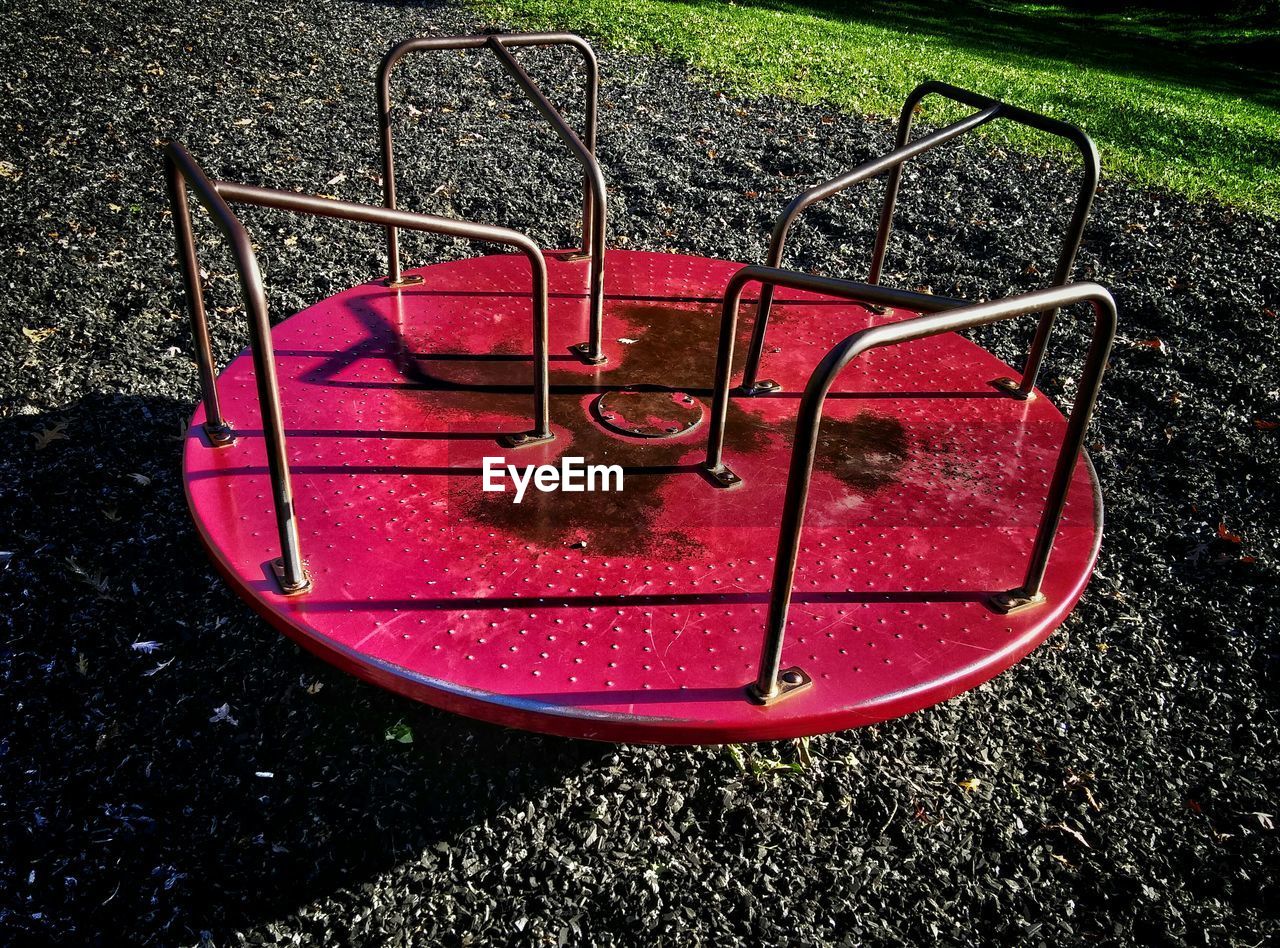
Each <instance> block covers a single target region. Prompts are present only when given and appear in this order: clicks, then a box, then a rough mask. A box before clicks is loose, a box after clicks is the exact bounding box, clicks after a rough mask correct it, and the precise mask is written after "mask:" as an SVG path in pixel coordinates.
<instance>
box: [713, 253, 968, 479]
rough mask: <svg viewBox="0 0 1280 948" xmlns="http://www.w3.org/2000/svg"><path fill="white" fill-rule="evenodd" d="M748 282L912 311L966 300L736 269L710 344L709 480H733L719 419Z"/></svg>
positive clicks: (946, 306) (754, 268)
mask: <svg viewBox="0 0 1280 948" xmlns="http://www.w3.org/2000/svg"><path fill="white" fill-rule="evenodd" d="M753 282H758V283H760V285H761V296H762V297H763V293H764V288H765V287H771V286H783V287H787V288H789V289H793V290H806V291H809V292H811V293H823V294H826V295H827V296H834V297H838V298H841V299H849V300H856V301H858V302H871V303H879V304H881V305H884V306H893V307H901V308H904V309H913V310H916V311H918V312H937V311H939V310H945V309H957V308H959V307H962V306H968V305H970V304H969V303H967V302H965V301H964V300H957V299H952V298H950V297H947V296H935V295H933V294H931V293H916V292H913V291H911V290H895V289H890V288H888V287H882V286H874V285H872V284H870V283H857V282H855V281H853V280H838V279H836V278H834V277H824V276H816V275H814V274H810V273H798V272H796V271H794V270H780V269H778V268H776V267H761V266H749V267H743V268H742V269H740V270H738V272H737V273H735V274H734V275H733V276H732V277H731V278H730V279H729V285H728V287H727V289H726V290H725V295H724V304H723V307H722V309H721V315H720V338H719V344H718V346H717V350H716V371H715V389H714V391H713V393H712V401H711V422H710V425H709V426H708V428H709V430H708V434H707V459H706V461H705V462H704V469H705V471H706V473H707V474H708V475H710V476H711V478H712V479H713V481H714V482H715V483H717V484H720V485H721V486H725V487H730V486H733V485H734V484H736V483H737V481H738V479H737V477H736V476H734V475H733V473H732V472H731V471H727V469H726V468H725V467H724V463H723V460H722V454H723V448H724V423H725V417H726V415H727V413H728V408H729V390H730V381H731V375H732V372H733V349H734V343H735V340H736V339H737V332H738V311H739V309H740V303H741V301H742V292H743V289H744V287H745V286H746V285H747V284H748V283H753ZM759 319H760V317H759V315H758V314H757V316H756V320H757V323H756V327H757V328H756V333H757V334H758V332H759V328H758V327H759ZM752 338H753V341H754V338H755V334H753V337H752ZM726 475H727V476H726Z"/></svg>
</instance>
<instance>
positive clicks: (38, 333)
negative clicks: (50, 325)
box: [22, 326, 58, 346]
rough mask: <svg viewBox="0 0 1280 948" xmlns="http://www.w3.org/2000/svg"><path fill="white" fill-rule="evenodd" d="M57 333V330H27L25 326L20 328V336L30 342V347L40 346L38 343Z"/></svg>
mask: <svg viewBox="0 0 1280 948" xmlns="http://www.w3.org/2000/svg"><path fill="white" fill-rule="evenodd" d="M57 331H58V330H56V329H28V328H27V327H26V326H23V327H22V334H23V335H24V336H26V337H27V338H28V339H30V340H31V343H32V345H36V346H38V345H40V343H42V342H44V341H45V340H46V339H48V338H49V337H50V336H52V335H53V334H54V333H55V332H57Z"/></svg>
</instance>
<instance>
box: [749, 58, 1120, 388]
mask: <svg viewBox="0 0 1280 948" xmlns="http://www.w3.org/2000/svg"><path fill="white" fill-rule="evenodd" d="M929 95H938V96H942V97H944V98H948V99H951V100H952V101H954V102H959V103H961V104H963V105H968V106H970V107H972V108H976V109H980V111H978V112H975V113H974V114H972V115H970V116H967V117H966V118H963V119H961V120H960V121H958V122H954V123H953V124H951V125H946V126H944V127H942V128H940V129H938V130H936V131H934V132H931V133H929V134H928V135H925V136H923V137H921V138H919V139H917V140H916V141H914V142H913V141H911V125H912V121H913V119H914V117H915V110H916V109H917V108H918V107H919V105H920V102H921V101H922V100H923V99H925V98H926V97H927V96H929ZM996 119H1007V120H1009V121H1011V122H1016V123H1017V124H1019V125H1026V126H1028V127H1031V128H1035V129H1037V130H1039V131H1042V132H1046V133H1047V134H1050V135H1055V136H1057V137H1059V138H1065V139H1066V140H1067V141H1069V142H1071V143H1072V144H1073V145H1075V146H1076V149H1077V150H1078V151H1079V152H1080V157H1081V160H1082V168H1083V170H1082V172H1081V179H1080V188H1079V191H1078V192H1077V195H1076V200H1075V203H1074V205H1073V207H1072V211H1071V218H1070V221H1069V222H1068V224H1067V228H1066V231H1065V233H1064V235H1063V241H1062V250H1061V251H1060V253H1059V257H1058V265H1057V268H1056V269H1055V271H1054V275H1053V282H1052V283H1051V284H1050V285H1051V286H1064V285H1065V284H1066V283H1067V282H1068V281H1069V280H1070V279H1071V273H1072V270H1073V269H1074V267H1075V259H1076V253H1077V252H1078V251H1079V249H1080V241H1081V239H1082V238H1083V236H1084V225H1085V222H1086V221H1087V220H1088V219H1089V208H1090V207H1091V206H1092V204H1093V197H1094V194H1095V193H1096V192H1097V190H1098V177H1099V160H1098V149H1097V147H1096V146H1095V145H1094V144H1093V140H1092V139H1091V138H1090V137H1089V136H1088V135H1086V134H1085V133H1084V132H1083V131H1081V130H1080V129H1079V128H1077V127H1076V126H1074V125H1072V124H1070V123H1069V122H1063V121H1061V120H1059V119H1054V118H1050V117H1049V116H1047V115H1040V114H1038V113H1036V112H1031V111H1028V110H1027V109H1023V108H1019V107H1018V106H1016V105H1009V104H1008V103H1006V102H1001V101H999V100H998V99H993V98H991V97H989V96H985V95H980V94H978V93H976V92H970V91H969V90H967V89H960V88H958V87H956V86H953V85H949V84H947V83H945V82H925V83H921V84H920V85H919V86H917V87H916V88H915V89H914V90H912V92H911V94H910V95H908V96H907V99H906V103H905V104H904V105H903V107H902V113H901V117H900V118H899V120H898V133H897V142H896V146H895V147H894V149H893V150H892V151H889V152H887V153H886V154H884V155H881V156H879V157H877V158H873V159H871V160H870V161H868V162H866V163H865V164H863V165H860V166H859V167H857V168H855V169H854V170H852V171H850V172H848V173H846V174H843V175H840V176H839V177H837V178H833V179H832V180H830V181H826V182H824V183H822V184H819V185H816V186H815V187H812V188H810V189H809V190H807V191H805V192H804V193H802V194H800V195H798V196H797V197H796V198H795V199H794V200H793V201H792V202H791V203H790V204H788V205H787V208H786V210H784V211H783V213H782V216H781V217H779V218H778V221H777V223H776V224H775V225H774V228H773V236H772V238H771V239H770V241H769V252H768V255H767V256H766V259H765V262H766V265H767V266H770V267H781V266H782V258H783V254H784V253H785V251H786V245H787V237H788V236H789V234H790V232H791V227H792V225H793V224H794V223H795V222H796V219H797V218H798V217H799V216H800V214H801V213H802V212H803V211H804V210H805V209H806V208H808V207H810V206H811V205H813V204H816V203H817V202H819V201H822V200H825V199H826V198H829V197H832V196H833V195H836V194H839V193H840V192H841V191H844V190H846V189H847V188H850V187H852V186H853V185H855V184H859V183H861V182H863V181H866V180H868V179H870V178H874V177H877V176H878V175H881V174H883V173H884V172H886V171H888V172H889V179H888V183H887V184H886V185H885V193H884V199H883V202H882V204H881V207H880V221H879V225H878V226H877V228H876V242H875V248H874V250H873V251H872V254H871V266H870V269H869V274H868V277H867V282H868V283H873V284H879V283H880V277H881V274H882V272H883V270H884V260H885V254H886V253H887V251H888V247H889V235H890V233H891V232H892V229H893V214H894V210H895V208H896V206H897V201H898V191H899V190H900V188H901V184H902V169H903V166H904V164H905V163H906V162H907V161H908V160H909V159H911V158H914V157H916V156H917V155H921V154H923V153H924V152H926V151H930V150H932V149H934V148H936V147H938V146H939V145H942V144H944V143H946V142H949V141H951V140H952V139H954V138H957V137H959V136H961V135H963V134H965V133H967V132H970V131H972V130H973V129H975V128H978V127H979V126H981V125H986V124H987V123H988V122H991V121H994V120H996ZM773 291H774V288H773V287H772V286H765V287H763V288H762V289H761V291H760V306H759V309H758V313H759V315H758V317H757V319H756V324H755V330H754V335H753V336H752V340H751V347H750V349H749V350H748V352H747V363H746V371H745V373H744V375H743V381H742V387H743V392H744V394H748V395H758V394H763V393H767V392H771V391H776V386H775V385H773V384H772V383H770V382H768V381H767V380H765V381H764V382H761V381H759V380H757V378H756V376H757V374H758V372H759V369H760V358H761V353H762V352H763V351H764V334H765V330H766V328H767V327H768V323H769V313H770V310H771V308H772V306H773ZM1056 317H1057V310H1056V309H1051V310H1046V311H1045V312H1044V313H1042V314H1041V317H1040V322H1039V324H1038V326H1037V327H1036V335H1035V339H1034V341H1033V342H1032V344H1031V348H1030V350H1029V354H1028V356H1027V361H1026V364H1025V365H1024V366H1023V370H1022V379H1021V380H1020V381H1018V382H1010V383H1006V384H1002V386H1001V387H1002V388H1003V389H1004V390H1005V391H1007V392H1008V393H1009V394H1010V395H1013V396H1014V397H1016V398H1024V399H1025V398H1030V397H1031V396H1032V393H1033V392H1034V390H1035V384H1036V377H1037V376H1038V375H1039V372H1040V365H1041V363H1042V362H1043V361H1044V352H1045V349H1046V348H1047V346H1048V344H1049V334H1050V332H1051V331H1052V329H1053V323H1054V320H1055V319H1056Z"/></svg>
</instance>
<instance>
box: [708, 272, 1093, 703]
mask: <svg viewBox="0 0 1280 948" xmlns="http://www.w3.org/2000/svg"><path fill="white" fill-rule="evenodd" d="M752 282H759V283H761V284H767V283H770V282H773V283H775V285H778V286H788V287H792V288H795V289H804V290H812V291H814V292H830V293H831V295H834V296H839V297H842V298H846V299H871V300H873V301H883V302H884V303H885V304H886V305H896V302H895V299H896V297H897V293H896V291H891V290H885V289H883V288H881V287H875V286H870V285H868V284H859V283H854V282H852V281H836V280H830V279H829V278H817V277H811V276H807V275H804V274H795V273H788V272H787V271H780V270H776V269H773V268H769V267H744V268H743V269H742V270H739V271H738V272H737V273H736V274H735V275H734V276H733V278H732V279H731V280H730V281H729V286H728V289H727V290H726V291H725V297H724V311H723V314H722V317H721V333H720V353H719V360H720V361H719V362H718V363H717V367H716V392H715V404H714V407H713V410H712V434H711V436H710V440H711V443H710V444H709V446H708V455H707V461H706V466H707V473H708V474H710V475H712V476H713V478H714V477H716V475H717V474H718V473H720V474H723V472H724V471H725V470H727V469H725V468H724V465H723V461H722V460H721V456H720V441H721V440H722V439H723V432H724V418H725V409H726V407H727V404H728V391H729V387H728V376H729V373H730V366H731V362H732V355H733V338H734V335H735V332H736V323H737V315H738V308H739V306H740V304H741V301H742V293H743V291H744V289H745V288H746V286H747V284H748V283H752ZM1083 302H1088V303H1092V304H1093V309H1094V328H1093V335H1092V337H1091V339H1090V342H1089V349H1088V352H1087V354H1086V355H1085V360H1084V368H1083V371H1082V378H1081V383H1080V388H1079V391H1078V392H1077V394H1076V399H1075V403H1074V405H1073V406H1072V409H1071V415H1070V417H1069V418H1068V420H1067V429H1066V432H1065V434H1064V435H1063V441H1062V448H1061V451H1060V452H1059V455H1058V462H1057V465H1056V466H1055V468H1054V472H1053V477H1052V479H1051V481H1050V484H1049V491H1048V495H1047V497H1046V499H1045V506H1044V509H1043V511H1042V513H1041V517H1040V522H1039V525H1038V527H1037V530H1036V537H1035V541H1034V543H1033V545H1032V550H1031V556H1030V560H1029V563H1028V565H1027V571H1026V574H1025V576H1024V579H1023V583H1022V585H1021V586H1020V587H1018V588H1017V589H1014V590H1010V591H1008V592H1006V593H1001V594H998V595H997V596H995V597H993V600H992V603H991V604H992V607H993V608H995V609H997V610H999V611H1002V612H1011V611H1014V610H1017V609H1021V608H1026V607H1029V606H1034V605H1037V604H1039V603H1041V602H1043V601H1044V597H1043V594H1042V593H1041V585H1042V583H1043V581H1044V574H1045V570H1046V568H1047V567H1048V562H1049V555H1050V553H1051V552H1052V550H1053V542H1054V539H1055V537H1056V535H1057V531H1058V525H1059V523H1060V522H1061V520H1062V511H1063V508H1064V506H1065V504H1066V498H1067V491H1068V489H1069V488H1070V486H1071V477H1072V475H1073V473H1074V471H1075V466H1076V463H1077V462H1078V461H1079V458H1080V454H1081V452H1082V450H1083V447H1084V438H1085V434H1086V432H1087V430H1088V425H1089V419H1090V417H1091V416H1092V413H1093V408H1094V406H1095V404H1096V403H1097V400H1098V391H1099V389H1100V387H1101V384H1102V375H1103V372H1104V371H1105V369H1106V364H1107V358H1108V356H1109V355H1110V352H1111V345H1112V342H1113V341H1114V339H1115V332H1116V306H1115V301H1114V300H1113V299H1112V297H1111V294H1110V293H1109V292H1108V291H1107V290H1106V289H1105V288H1103V287H1101V286H1099V285H1097V284H1096V283H1078V284H1073V285H1068V286H1061V287H1051V288H1049V289H1044V290H1037V291H1035V292H1033V293H1026V294H1023V295H1020V296H1013V297H1009V298H1007V299H1003V300H996V301H993V302H989V303H977V304H973V305H968V306H964V305H961V306H954V305H952V304H953V303H954V301H944V302H942V303H941V305H939V306H938V308H937V310H936V311H934V312H931V313H927V314H926V315H923V316H917V317H915V318H912V319H906V320H902V321H900V322H896V323H885V324H883V325H879V326H872V327H870V328H868V329H864V330H861V331H860V332H856V333H854V334H853V335H851V336H849V337H848V338H847V339H845V340H844V341H843V342H841V343H839V344H838V345H837V346H836V347H835V348H833V349H832V350H831V351H830V352H828V353H827V355H826V356H825V357H824V358H823V359H822V361H821V362H820V363H819V364H818V367H817V368H816V369H815V370H814V372H813V374H812V375H811V376H810V377H809V382H808V384H807V385H806V386H805V390H804V395H803V397H802V398H801V402H800V414H799V418H798V419H797V422H796V434H795V442H794V443H795V446H794V448H793V449H792V453H791V465H790V470H789V472H788V474H787V492H786V498H785V500H784V502H783V511H782V525H781V530H780V534H779V538H778V553H777V557H776V560H775V564H774V575H773V585H772V594H771V596H770V600H769V616H768V620H767V625H766V628H765V639H764V645H763V647H762V649H761V655H760V664H759V669H758V675H757V678H756V681H755V682H753V683H752V684H751V685H750V686H749V687H748V691H749V694H750V696H751V697H752V699H753V700H755V701H758V702H761V703H768V702H769V701H772V700H775V699H776V698H778V697H779V696H781V695H782V694H785V693H787V692H788V690H795V689H796V688H798V687H802V686H803V685H804V684H807V682H808V680H807V677H806V676H804V675H803V672H800V671H799V670H798V669H793V670H790V671H789V672H787V673H783V674H790V675H792V677H791V678H790V679H784V678H783V677H782V675H781V674H780V666H781V661H782V645H783V640H784V637H785V632H786V624H787V612H788V610H789V608H790V604H791V593H792V588H793V584H794V581H795V567H796V559H797V556H798V554H799V549H800V533H801V529H802V527H803V525H804V510H805V504H806V502H807V500H808V496H809V483H810V479H811V476H812V474H813V461H814V455H815V453H816V451H817V444H818V430H819V427H820V425H821V421H822V409H823V404H824V402H825V400H826V397H827V393H828V391H829V390H830V388H831V385H832V383H833V382H834V381H835V379H836V377H837V376H838V375H839V374H840V372H841V371H842V370H843V369H844V368H845V367H846V366H847V365H848V364H849V363H850V362H852V361H853V360H854V359H855V358H857V357H858V356H860V355H861V354H863V353H864V352H867V351H869V350H871V349H876V348H880V347H882V346H890V345H896V344H897V343H901V342H909V341H912V340H915V339H923V338H926V337H928V336H936V335H939V334H940V333H946V332H955V331H957V330H962V329H969V328H972V327H975V326H984V325H987V324H989V323H995V322H1002V321H1004V320H1009V319H1014V318H1016V317H1019V316H1024V315H1028V314H1031V313H1036V312H1040V311H1042V310H1045V309H1058V308H1060V307H1062V306H1069V305H1071V304H1073V303H1083ZM726 356H727V357H728V358H727V359H726ZM735 480H736V479H735Z"/></svg>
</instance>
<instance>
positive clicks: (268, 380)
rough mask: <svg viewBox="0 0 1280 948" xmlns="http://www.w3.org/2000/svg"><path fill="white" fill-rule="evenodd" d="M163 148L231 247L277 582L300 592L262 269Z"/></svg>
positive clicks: (170, 148) (201, 183) (176, 155)
mask: <svg viewBox="0 0 1280 948" xmlns="http://www.w3.org/2000/svg"><path fill="white" fill-rule="evenodd" d="M165 153H166V155H167V156H168V157H169V160H170V161H171V162H172V167H173V168H174V170H175V172H176V173H177V174H180V175H181V177H182V179H183V180H184V181H185V182H186V184H187V186H189V187H190V188H191V189H192V191H194V192H195V195H196V198H197V199H198V200H199V201H200V203H201V204H203V205H204V207H205V209H206V210H207V211H208V212H209V216H210V217H211V218H212V219H213V222H214V224H215V225H217V227H218V229H219V230H220V231H222V234H223V236H224V237H225V238H226V240H227V243H228V244H230V246H231V252H232V256H233V258H234V259H235V263H236V270H237V272H238V273H239V276H240V289H241V292H242V294H243V296H244V305H245V310H246V312H247V314H248V317H249V347H250V351H251V353H252V356H253V366H254V376H255V380H256V382H257V388H258V404H259V406H260V408H261V412H262V436H263V442H264V443H265V446H266V451H267V470H268V472H269V473H270V476H271V494H272V500H273V506H274V509H275V517H276V529H277V531H278V533H279V535H280V553H281V562H280V574H279V578H280V586H281V589H282V590H283V591H284V592H285V593H286V594H293V593H299V592H304V591H305V590H307V589H308V588H309V587H310V585H311V581H310V579H309V578H308V577H307V572H306V568H305V566H304V565H303V562H302V551H301V543H300V541H299V538H298V521H297V517H296V514H295V512H294V506H293V485H292V483H291V481H290V478H289V461H288V452H287V449H286V445H285V437H284V419H283V417H282V414H281V410H280V385H279V381H278V379H277V378H276V363H275V350H274V348H273V347H272V344H271V323H270V321H269V320H268V319H267V298H266V293H265V292H264V291H263V288H262V272H261V270H259V268H258V260H257V257H256V256H255V255H254V252H253V244H252V243H251V242H250V240H249V235H248V233H247V232H246V231H245V229H244V225H243V224H241V223H240V221H239V219H238V218H237V217H236V216H235V214H233V213H232V211H231V208H229V207H228V206H227V203H226V201H224V200H223V199H222V197H221V196H220V195H219V194H218V191H217V189H216V188H215V187H214V185H213V182H212V181H210V180H209V179H208V177H206V176H205V173H204V171H202V170H201V168H200V166H199V165H198V164H196V162H195V160H194V159H193V158H192V157H191V155H190V154H188V153H187V151H186V149H184V148H183V147H182V146H181V145H178V144H177V143H176V142H170V143H169V144H167V145H166V146H165Z"/></svg>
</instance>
